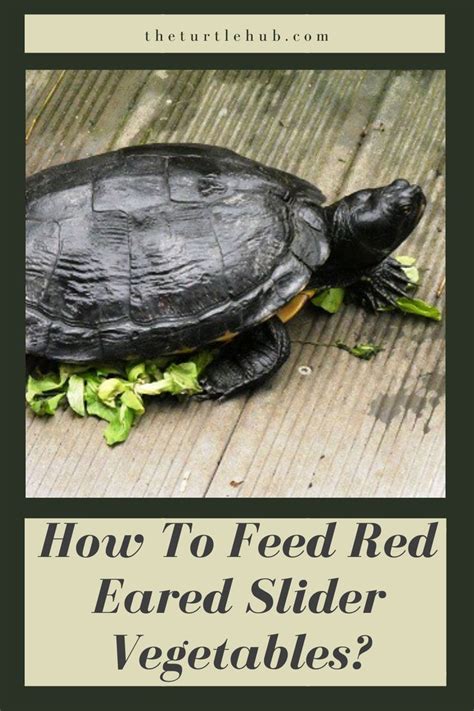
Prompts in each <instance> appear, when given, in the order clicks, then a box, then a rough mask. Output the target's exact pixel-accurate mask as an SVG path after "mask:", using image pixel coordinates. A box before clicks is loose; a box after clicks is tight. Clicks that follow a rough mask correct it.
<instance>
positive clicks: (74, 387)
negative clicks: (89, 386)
mask: <svg viewBox="0 0 474 711" xmlns="http://www.w3.org/2000/svg"><path fill="white" fill-rule="evenodd" d="M66 397H67V401H68V403H69V406H70V407H71V409H72V410H74V412H76V413H77V414H78V415H80V416H81V417H84V415H85V414H86V406H85V403H84V378H81V376H80V375H71V376H70V378H69V380H68V387H67V393H66Z"/></svg>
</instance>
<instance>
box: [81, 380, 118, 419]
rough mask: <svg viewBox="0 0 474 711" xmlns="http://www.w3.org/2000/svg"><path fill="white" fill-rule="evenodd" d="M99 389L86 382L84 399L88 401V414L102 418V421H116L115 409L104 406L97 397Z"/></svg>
mask: <svg viewBox="0 0 474 711" xmlns="http://www.w3.org/2000/svg"><path fill="white" fill-rule="evenodd" d="M97 389H98V387H97V385H96V384H95V383H93V384H91V383H89V382H86V388H85V396H84V399H85V401H86V409H87V414H88V415H95V416H96V417H100V419H101V420H106V421H107V422H111V420H113V419H114V414H115V412H114V409H112V408H111V407H108V406H107V405H104V403H103V402H102V400H100V398H99V396H98V395H97Z"/></svg>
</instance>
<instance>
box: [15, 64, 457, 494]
mask: <svg viewBox="0 0 474 711" xmlns="http://www.w3.org/2000/svg"><path fill="white" fill-rule="evenodd" d="M26 127H27V173H28V174H29V173H33V172H35V171H38V170H40V169H42V168H45V167H47V166H49V165H53V164H55V163H62V162H64V161H68V160H72V159H76V158H80V157H86V156H90V155H93V154H96V153H101V152H103V151H107V150H110V149H114V148H119V147H121V146H126V145H131V144H137V143H142V142H156V141H192V142H202V143H215V144H219V145H223V146H227V147H229V148H232V149H234V150H237V151H239V152H240V153H243V154H245V155H247V156H249V157H251V158H255V159H257V160H260V161H262V162H264V163H267V164H269V165H273V166H276V167H278V168H283V169H285V170H288V171H290V172H294V173H297V174H298V175H300V176H302V177H303V178H306V179H307V180H309V181H312V182H314V183H316V184H317V185H318V186H319V187H320V188H321V189H322V190H323V192H325V193H326V195H327V196H328V198H329V201H332V200H334V199H335V198H336V197H337V196H340V195H343V194H345V193H348V192H351V191H353V190H355V189H358V188H362V187H367V186H376V185H379V184H384V183H387V182H391V181H392V180H393V179H395V178H397V177H404V178H407V179H408V180H410V181H416V182H419V183H420V184H421V185H422V186H423V188H424V190H425V192H426V194H427V196H428V199H429V205H428V208H427V212H426V213H425V217H424V218H423V220H422V223H421V224H420V226H419V227H418V229H417V230H416V232H415V234H414V236H413V237H412V238H411V239H410V240H409V242H408V243H407V244H406V245H405V246H403V250H402V251H403V253H405V254H410V255H414V256H416V257H418V259H419V263H420V264H421V266H422V267H424V268H425V269H426V271H424V272H423V282H424V283H423V286H422V288H421V291H420V297H421V298H424V299H426V300H428V301H431V302H436V303H437V304H438V306H439V307H440V308H441V309H444V305H443V298H444V290H443V288H442V282H443V275H444V242H445V239H444V237H445V235H444V73H443V72H441V71H434V72H433V71H409V72H400V71H392V72H390V71H289V70H285V71H283V70H282V71H259V70H254V71H170V70H159V71H29V72H28V74H27V106H26ZM440 286H441V288H440ZM437 292H438V294H437ZM439 292H443V293H441V295H439ZM290 331H291V338H292V341H293V349H292V355H291V357H290V360H289V362H288V363H287V364H286V365H285V367H283V369H282V370H281V371H280V373H279V374H278V375H277V376H276V377H275V378H274V379H273V380H272V381H271V384H268V385H266V386H265V387H262V388H260V389H259V390H257V391H255V392H253V393H252V394H247V395H242V396H241V397H237V398H236V399H234V400H230V401H228V402H224V403H222V404H219V403H209V402H208V403H185V404H180V403H168V402H165V403H156V404H155V405H154V406H151V407H150V408H149V411H148V412H147V414H146V416H145V417H144V418H143V419H142V421H141V422H140V423H139V425H138V427H137V428H135V429H134V431H133V432H132V435H131V436H130V438H129V440H128V441H127V442H126V443H125V444H123V445H120V446H118V447H116V448H115V449H110V448H108V447H107V446H106V445H105V444H104V441H103V438H102V431H103V424H102V423H99V422H98V421H97V420H95V419H93V418H88V419H84V420H83V419H81V418H79V417H77V416H73V415H72V414H71V413H70V412H68V411H66V412H61V413H60V414H58V415H57V416H56V417H54V418H51V419H50V420H47V421H46V420H45V419H40V418H36V417H34V416H33V415H32V414H31V413H30V412H27V423H26V427H27V430H26V450H27V459H26V469H27V495H28V496H35V497H49V496H54V497H63V496H67V497H86V496H87V497H89V496H98V497H101V496H110V497H111V496H115V497H129V496H133V497H145V496H147V497H234V496H240V497H242V496H243V497H257V496H261V497H323V496H324V497H327V496H334V497H360V496H366V497H374V496H381V497H387V496H392V497H399V496H411V497H419V496H429V497H437V496H443V495H444V443H445V440H444V412H445V409H444V373H445V370H444V334H443V332H444V327H443V325H439V324H436V323H435V322H432V321H430V322H428V321H425V320H423V319H416V318H414V317H413V318H412V317H403V316H401V315H400V316H399V315H389V314H380V315H377V316H375V315H374V316H371V315H367V314H365V313H364V312H363V311H362V310H360V309H355V308H352V307H347V308H345V309H344V310H343V312H341V313H339V314H336V315H335V316H332V317H330V316H326V315H325V314H324V313H323V312H321V311H319V310H316V309H314V308H313V307H307V308H306V309H305V310H304V311H303V312H302V313H300V314H299V315H298V317H297V318H296V319H295V320H294V321H292V322H291V325H290ZM335 339H341V340H343V341H344V342H346V343H350V344H351V345H352V344H353V343H355V342H356V341H365V342H367V341H373V342H375V343H378V344H383V346H384V348H385V350H384V351H383V353H381V354H379V355H378V356H377V358H375V360H373V361H370V362H364V361H359V360H357V359H356V358H354V357H352V356H351V355H349V354H347V353H345V352H343V351H339V350H336V349H333V348H331V349H328V348H325V347H323V346H320V345H318V344H320V343H328V342H331V341H334V340H335ZM303 365H304V366H310V368H311V372H310V374H309V375H302V374H301V373H300V371H299V368H300V366H303Z"/></svg>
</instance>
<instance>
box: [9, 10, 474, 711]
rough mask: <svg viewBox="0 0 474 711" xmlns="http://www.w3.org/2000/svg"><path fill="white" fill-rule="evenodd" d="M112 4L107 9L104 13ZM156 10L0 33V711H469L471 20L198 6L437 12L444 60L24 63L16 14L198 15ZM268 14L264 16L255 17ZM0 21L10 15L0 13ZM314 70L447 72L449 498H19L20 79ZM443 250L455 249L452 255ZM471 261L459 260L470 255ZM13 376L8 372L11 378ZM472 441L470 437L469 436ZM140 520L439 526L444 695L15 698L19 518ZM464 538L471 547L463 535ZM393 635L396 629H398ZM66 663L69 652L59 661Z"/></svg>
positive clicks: (50, 693)
mask: <svg viewBox="0 0 474 711" xmlns="http://www.w3.org/2000/svg"><path fill="white" fill-rule="evenodd" d="M112 5H113V7H112ZM176 5H177V3H176V2H170V0H166V1H165V2H161V3H160V4H159V6H157V5H156V3H153V2H150V1H149V0H148V2H145V1H144V0H138V1H135V2H134V3H129V2H126V1H125V0H116V1H115V2H114V3H113V4H111V3H110V0H99V1H92V0H83V1H82V2H77V1H76V0H74V1H73V2H72V1H70V2H67V3H66V2H64V0H63V2H58V1H57V0H54V1H53V0H51V1H50V2H41V4H40V3H39V2H38V0H36V2H35V1H34V0H30V2H24V1H23V2H21V1H18V2H17V3H15V8H14V9H13V8H10V9H9V10H8V17H7V20H8V23H3V29H4V32H3V35H2V38H3V47H2V48H4V49H5V51H6V54H5V57H4V59H3V62H2V65H3V67H4V68H6V69H7V76H6V77H5V78H4V95H3V111H2V116H1V118H2V122H3V123H4V124H5V125H4V129H3V133H2V135H3V137H4V143H3V160H2V170H1V171H0V175H1V178H2V182H3V195H5V191H6V195H7V200H6V202H5V204H4V207H3V210H2V213H1V214H2V216H3V224H2V227H3V234H2V243H3V260H2V262H1V265H0V268H1V269H2V271H3V274H2V279H0V288H1V289H2V292H3V293H2V301H1V302H0V303H2V304H3V305H4V308H3V309H2V317H3V323H4V343H3V348H2V349H1V351H0V359H1V366H2V368H1V371H0V372H1V373H2V374H4V381H3V393H4V395H3V402H2V405H3V407H2V408H0V410H1V412H2V418H3V423H2V424H3V427H2V428H1V429H0V432H1V437H2V439H3V447H2V451H3V463H4V466H3V477H2V484H1V486H2V491H1V498H0V500H1V504H2V507H3V512H2V517H1V519H0V520H1V525H2V538H1V539H0V540H1V544H2V545H1V550H2V554H3V557H4V565H3V570H2V582H1V585H0V594H1V609H2V612H3V613H4V621H3V625H2V631H3V632H4V634H3V635H2V637H3V639H2V651H3V653H4V654H3V662H2V665H1V674H2V681H1V687H0V695H1V697H0V709H1V711H20V710H21V711H30V709H31V711H33V709H38V708H40V709H42V708H48V709H51V711H54V710H55V709H61V710H62V709H68V710H70V711H75V709H78V710H79V709H80V710H81V711H83V709H84V708H85V707H87V708H88V709H90V710H91V711H95V710H96V709H103V708H107V709H112V708H113V709H118V710H120V709H127V710H129V709H144V708H148V707H150V708H151V707H155V706H157V705H158V704H160V703H161V704H163V703H170V704H174V705H178V706H179V707H182V706H184V705H185V704H188V705H189V707H193V706H195V705H196V704H202V705H204V704H206V705H207V706H208V707H209V708H212V707H215V708H217V707H220V706H221V705H223V704H225V705H226V706H229V705H230V706H231V705H233V704H235V705H237V704H238V705H239V706H240V705H242V704H250V705H251V708H253V707H256V706H257V705H260V704H262V705H263V704H264V705H265V706H266V707H270V706H271V705H272V704H275V705H276V706H279V705H286V704H291V705H292V706H294V705H299V704H303V703H304V704H308V705H309V704H311V705H315V704H317V705H319V706H320V707H321V708H323V709H326V708H327V709H334V710H335V711H337V710H338V709H341V711H342V710H344V711H346V709H367V711H369V710H371V709H374V710H375V709H377V711H378V710H379V709H384V710H385V709H386V710H390V709H397V711H398V709H400V707H404V708H407V709H418V708H420V707H421V708H425V707H426V708H430V711H431V710H432V711H436V710H437V709H440V710H441V709H442V710H443V711H448V709H449V711H451V710H453V711H470V710H471V709H472V708H473V703H472V700H473V695H472V683H471V678H472V661H471V658H472V651H471V650H472V643H471V639H470V635H471V634H472V626H470V625H469V622H472V612H471V609H472V592H471V590H472V587H471V586H470V585H469V582H470V581H469V579H468V578H469V577H470V576H469V574H470V572H471V567H470V566H472V551H471V548H470V544H471V540H472V525H471V515H472V503H471V502H472V474H471V473H470V472H468V471H467V469H468V465H469V462H470V461H472V456H471V440H470V438H469V435H470V432H471V427H469V425H470V424H471V422H472V414H471V411H472V392H471V398H470V397H469V395H470V393H468V392H467V387H468V384H469V383H471V382H472V353H473V348H472V335H471V333H472V318H471V313H472V296H471V295H470V291H471V289H470V286H471V283H472V264H473V258H472V242H473V237H472V217H471V213H472V201H473V196H472V187H473V185H472V163H471V160H470V158H471V156H472V153H469V148H470V147H472V131H473V125H474V123H473V117H472V93H473V92H472V80H471V76H472V75H471V71H470V64H471V62H472V49H471V48H472V36H471V35H472V31H471V27H472V11H471V9H470V6H469V3H467V2H462V1H461V0H456V1H455V0H451V2H448V0H410V1H409V0H397V2H395V1H394V0H388V1H387V2H384V3H381V2H376V1H374V0H370V1H369V0H361V1H360V2H357V3H356V2H355V0H345V1H344V2H343V1H342V0H341V1H339V2H337V0H324V1H321V2H319V3H318V4H317V6H316V4H315V3H314V2H313V3H310V2H309V1H306V2H301V1H299V0H293V2H292V3H291V4H290V6H289V7H288V6H287V7H285V8H280V7H278V6H276V5H275V4H274V3H273V4H271V8H270V7H269V6H270V3H263V2H260V3H258V5H257V3H256V2H255V0H252V1H251V2H249V0H240V2H239V4H238V6H237V5H234V7H233V8H232V7H229V5H226V6H225V9H224V7H223V6H222V4H221V3H217V2H213V3H210V2H206V1H205V0H203V2H201V3H200V4H199V9H200V12H203V13H205V12H210V13H213V12H239V13H245V12H247V13H252V12H260V13H267V14H268V13H270V12H272V13H275V12H279V13H296V12H301V13H305V12H306V13H308V12H317V13H320V14H323V13H421V14H423V13H445V14H446V15H447V53H446V55H444V56H443V55H389V54H385V55H311V56H308V55H287V56H285V57H282V56H278V55H274V56H269V55H263V56H262V55H222V56H218V55H108V56H106V55H103V56H93V55H81V56H74V55H69V56H65V57H61V56H59V55H56V56H50V55H30V56H29V57H27V58H26V59H25V57H24V56H23V14H24V13H27V12H32V13H38V12H41V13H74V12H80V13H86V12H87V13H88V12H91V13H99V12H100V13H108V12H115V13H118V12H125V13H126V12H132V13H140V12H150V13H153V12H173V13H196V12H197V10H196V4H195V3H192V2H184V1H182V2H180V3H179V7H176ZM265 5H266V6H267V7H265ZM3 13H4V15H5V14H6V13H7V10H5V9H3ZM120 66H122V67H129V68H134V67H151V66H157V67H166V68H174V67H176V68H180V67H188V68H189V67H196V68H199V67H204V68H212V67H222V68H228V67H232V68H246V67H255V68H259V67H262V68H263V67H275V68H277V67H295V68H305V67H308V68H309V67H317V68H351V67H354V68H380V69H382V68H393V69H397V68H399V69H406V68H410V69H412V68H445V67H446V68H447V70H448V75H447V78H448V174H449V191H448V204H449V210H448V234H449V235H450V237H449V242H448V264H449V267H448V272H449V276H450V279H449V285H450V291H449V304H450V319H449V328H448V333H449V339H448V342H449V366H448V382H449V396H448V427H447V436H448V444H449V454H448V472H449V475H448V477H449V481H448V497H447V499H412V500H408V499H401V500H395V499H385V500H382V499H324V500H323V499H321V500H315V501H308V500H300V499H289V500H285V499H277V500H272V499H248V500H232V501H231V500H225V499H220V500H201V499H199V500H189V499H188V500H182V501H180V500H176V499H174V500H166V499H157V500H124V499H84V500H78V499H67V500H66V499H64V500H57V499H56V500H54V499H50V500H48V499H25V498H24V410H23V388H24V380H23V377H24V376H23V367H22V364H23V357H24V356H23V338H24V313H23V287H24V283H23V264H24V252H23V240H22V239H20V236H21V235H22V234H23V232H24V217H23V189H24V70H25V68H26V67H31V68H54V67H61V68H64V67H81V68H92V67H120ZM453 245H454V246H453ZM469 251H470V255H469V254H468V252H469ZM12 363H15V364H18V365H17V367H15V368H13V369H12ZM471 437H472V435H471ZM35 516H41V517H43V516H45V517H49V518H58V517H142V516H143V517H150V516H153V517H155V516H175V517H177V516H180V517H181V516H196V517H206V516H208V517H223V516H232V517H234V516H242V517H243V516H251V517H298V516H300V517H308V516H311V517H331V518H333V517H356V518H382V517H427V518H438V517H445V516H446V517H447V518H448V528H449V539H448V559H449V563H448V686H447V687H446V688H431V687H411V688H404V687H398V688H392V687H375V688H356V689H354V688H349V687H346V688H335V687H323V688H321V687H296V688H295V687H292V688H274V689H272V688H245V687H242V688H232V689H230V688H218V687H215V688H210V687H207V688H201V689H195V688H178V687H176V688H175V687H170V688H171V689H172V691H169V690H168V688H163V687H159V688H156V689H155V688H144V687H126V688H107V687H96V688H89V687H82V688H71V687H69V688H49V687H44V688H25V687H23V632H24V625H23V520H24V518H25V517H35ZM469 534H471V535H469ZM401 623H402V621H401ZM65 653H67V652H66V651H65Z"/></svg>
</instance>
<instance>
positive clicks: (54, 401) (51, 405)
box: [29, 393, 66, 417]
mask: <svg viewBox="0 0 474 711" xmlns="http://www.w3.org/2000/svg"><path fill="white" fill-rule="evenodd" d="M65 395H66V393H58V394H57V395H51V396H50V397H42V398H37V399H34V400H31V401H30V402H29V405H30V407H31V409H32V410H33V412H34V413H35V414H36V415H39V416H40V417H43V416H44V415H54V414H55V412H56V410H57V409H58V406H59V404H60V402H61V400H62V399H63V397H64V396H65Z"/></svg>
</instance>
